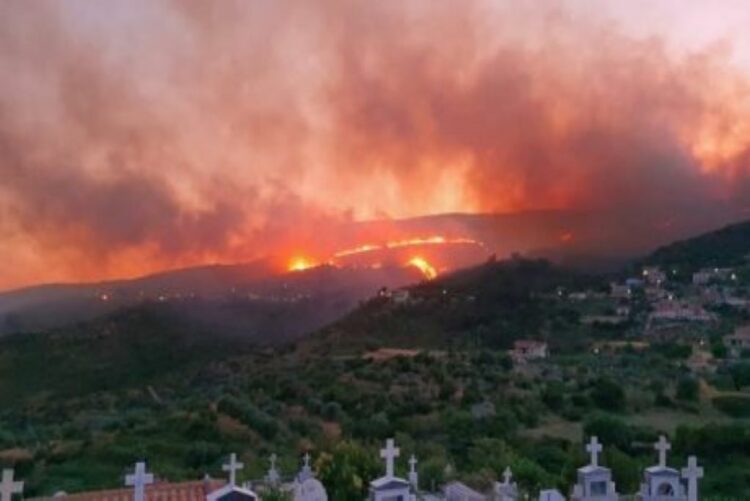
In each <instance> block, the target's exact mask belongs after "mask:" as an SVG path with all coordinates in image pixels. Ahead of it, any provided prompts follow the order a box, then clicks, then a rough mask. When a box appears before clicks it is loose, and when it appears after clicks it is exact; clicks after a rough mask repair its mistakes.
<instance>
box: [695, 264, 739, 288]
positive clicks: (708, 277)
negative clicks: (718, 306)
mask: <svg viewBox="0 0 750 501" xmlns="http://www.w3.org/2000/svg"><path fill="white" fill-rule="evenodd" d="M736 278H737V276H736V275H735V274H734V270H733V269H732V268H703V269H702V270H700V271H697V272H695V273H693V285H707V284H709V283H711V282H718V281H724V280H734V279H736Z"/></svg>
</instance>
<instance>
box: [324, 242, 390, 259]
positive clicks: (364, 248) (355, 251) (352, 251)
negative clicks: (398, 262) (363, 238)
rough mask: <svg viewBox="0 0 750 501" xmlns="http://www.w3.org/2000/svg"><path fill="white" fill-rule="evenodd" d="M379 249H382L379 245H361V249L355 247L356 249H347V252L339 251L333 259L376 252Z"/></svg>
mask: <svg viewBox="0 0 750 501" xmlns="http://www.w3.org/2000/svg"><path fill="white" fill-rule="evenodd" d="M378 249H380V246H378V245H372V244H367V245H361V246H359V247H355V248H354V249H345V250H342V251H339V252H337V253H336V254H334V255H333V257H346V256H352V255H354V254H361V253H363V252H370V251H374V250H378Z"/></svg>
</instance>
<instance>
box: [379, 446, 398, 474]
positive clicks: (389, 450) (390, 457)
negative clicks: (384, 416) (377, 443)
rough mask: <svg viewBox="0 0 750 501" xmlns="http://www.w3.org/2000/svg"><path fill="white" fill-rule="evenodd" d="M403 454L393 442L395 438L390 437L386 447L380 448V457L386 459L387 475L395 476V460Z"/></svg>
mask: <svg viewBox="0 0 750 501" xmlns="http://www.w3.org/2000/svg"><path fill="white" fill-rule="evenodd" d="M400 454H401V451H400V450H399V448H398V447H396V446H395V445H394V443H393V439H392V438H389V439H388V440H386V441H385V449H380V457H381V458H383V459H385V476H386V477H392V476H393V462H394V461H395V459H396V458H397V457H398V456H399V455H400Z"/></svg>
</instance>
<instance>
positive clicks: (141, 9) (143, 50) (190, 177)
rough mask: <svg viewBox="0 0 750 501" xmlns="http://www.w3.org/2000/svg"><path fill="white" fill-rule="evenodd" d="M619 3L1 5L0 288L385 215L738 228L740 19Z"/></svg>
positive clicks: (130, 271) (329, 243)
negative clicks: (525, 215) (713, 217)
mask: <svg viewBox="0 0 750 501" xmlns="http://www.w3.org/2000/svg"><path fill="white" fill-rule="evenodd" d="M623 4H624V3H622V2H614V1H613V2H599V1H597V2H592V1H589V0H578V1H573V0H571V1H562V0H552V1H549V2H516V1H507V2H482V1H476V2H447V1H446V2H443V1H438V2H434V1H418V0H411V1H408V2H398V3H394V2H348V1H347V2H338V1H327V2H296V1H267V2H266V1H252V2H244V1H230V0H223V1H218V2H203V1H200V0H195V1H192V0H190V1H189V0H174V1H166V0H160V1H154V0H148V1H146V0H143V1H129V2H116V1H103V2H87V1H69V2H54V1H45V0H32V1H25V0H9V1H6V2H3V3H2V4H0V238H1V239H2V241H3V245H2V246H0V259H1V260H2V262H3V263H4V264H5V266H4V267H3V269H2V270H1V271H0V289H3V288H8V287H14V286H19V285H25V284H31V283H37V282H43V281H44V282H48V281H58V280H90V279H103V278H111V277H120V276H133V275H139V274H143V273H147V272H152V271H156V270H160V269H164V268H175V267H179V266H187V265H193V264H200V263H207V262H235V261H243V260H249V259H253V258H256V257H259V256H263V255H266V254H270V253H274V252H283V253H289V252H294V251H297V250H299V249H304V248H307V247H315V246H319V247H320V248H335V245H336V242H337V239H338V238H339V235H338V233H337V232H338V231H339V229H340V228H341V227H343V226H346V225H347V224H348V223H349V222H352V221H362V220H368V219H373V218H375V219H388V218H404V217H413V216H419V215H426V214H439V213H445V212H468V213H471V212H483V213H490V212H515V211H528V210H571V211H581V212H592V213H606V214H608V215H610V214H611V217H612V218H613V221H616V220H618V217H619V216H620V215H622V216H623V217H626V218H627V219H628V220H631V219H633V217H634V215H635V216H636V218H642V219H644V220H649V221H653V227H654V228H658V227H659V225H661V224H666V223H668V222H669V221H671V220H672V219H674V218H681V219H682V220H686V221H690V220H691V219H692V218H696V219H700V218H701V217H702V216H704V215H705V213H707V212H710V213H713V212H719V213H721V214H728V215H733V217H739V216H740V215H743V214H745V212H746V209H747V207H748V197H749V196H750V178H749V177H748V167H749V165H748V163H749V160H750V121H749V119H750V76H749V75H750V71H749V68H750V61H745V60H743V59H742V54H746V51H744V50H743V49H747V48H750V40H746V39H743V38H742V33H743V29H744V28H743V26H746V25H747V24H746V22H750V7H748V6H745V5H743V3H742V2H736V1H732V0H725V1H721V2H715V3H714V2H712V3H711V5H710V6H708V4H704V7H699V6H695V5H693V6H690V7H687V6H685V5H684V2H676V1H672V0H665V2H663V3H660V6H659V7H656V8H653V9H651V8H650V7H649V2H641V1H635V2H628V5H629V7H627V8H625V7H623ZM696 4H698V3H697V2H696ZM639 9H640V11H639ZM726 217H727V218H728V217H729V216H726ZM665 222H666V223H665ZM647 237H648V236H647V235H646V236H643V235H641V236H639V235H633V237H632V238H634V239H639V238H644V239H647ZM313 252H314V250H313Z"/></svg>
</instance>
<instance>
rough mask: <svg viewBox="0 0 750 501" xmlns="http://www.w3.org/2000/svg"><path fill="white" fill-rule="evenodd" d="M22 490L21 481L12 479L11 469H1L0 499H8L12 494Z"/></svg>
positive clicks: (2, 500)
mask: <svg viewBox="0 0 750 501" xmlns="http://www.w3.org/2000/svg"><path fill="white" fill-rule="evenodd" d="M22 492H23V482H19V481H15V480H13V470H12V469H5V470H3V479H2V481H0V501H10V500H11V498H12V497H13V494H20V493H22Z"/></svg>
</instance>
